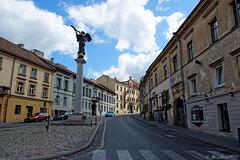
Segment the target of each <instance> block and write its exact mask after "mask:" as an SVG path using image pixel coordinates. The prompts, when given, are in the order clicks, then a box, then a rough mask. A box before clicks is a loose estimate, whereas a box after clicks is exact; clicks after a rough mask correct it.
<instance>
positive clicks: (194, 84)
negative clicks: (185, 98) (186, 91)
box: [190, 78, 197, 96]
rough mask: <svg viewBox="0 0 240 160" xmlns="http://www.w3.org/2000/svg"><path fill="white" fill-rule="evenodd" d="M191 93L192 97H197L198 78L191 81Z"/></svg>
mask: <svg viewBox="0 0 240 160" xmlns="http://www.w3.org/2000/svg"><path fill="white" fill-rule="evenodd" d="M190 93H191V96H196V95H197V80H196V78H192V79H190Z"/></svg>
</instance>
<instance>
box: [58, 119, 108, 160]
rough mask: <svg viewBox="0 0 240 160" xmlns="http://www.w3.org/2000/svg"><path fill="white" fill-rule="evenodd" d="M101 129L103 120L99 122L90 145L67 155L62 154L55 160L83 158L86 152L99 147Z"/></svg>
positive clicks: (91, 151) (102, 128) (90, 152)
mask: <svg viewBox="0 0 240 160" xmlns="http://www.w3.org/2000/svg"><path fill="white" fill-rule="evenodd" d="M103 130H104V121H103V122H102V123H101V125H100V127H99V129H98V132H97V134H96V136H95V138H94V140H93V143H92V145H91V146H90V147H89V148H87V149H85V150H83V151H81V152H78V153H75V154H72V155H69V156H64V157H61V158H58V159H57V160H78V159H84V157H85V156H86V155H88V154H92V153H93V151H94V150H97V149H100V147H101V143H102V137H103Z"/></svg>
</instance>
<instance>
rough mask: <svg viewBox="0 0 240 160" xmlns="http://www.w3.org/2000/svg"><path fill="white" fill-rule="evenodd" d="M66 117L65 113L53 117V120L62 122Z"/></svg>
mask: <svg viewBox="0 0 240 160" xmlns="http://www.w3.org/2000/svg"><path fill="white" fill-rule="evenodd" d="M63 116H64V113H62V114H61V115H57V116H55V117H53V120H62V119H63Z"/></svg>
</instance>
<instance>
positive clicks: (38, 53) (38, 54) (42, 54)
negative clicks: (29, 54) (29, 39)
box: [33, 49, 44, 58]
mask: <svg viewBox="0 0 240 160" xmlns="http://www.w3.org/2000/svg"><path fill="white" fill-rule="evenodd" d="M33 52H34V53H35V54H36V55H37V56H38V57H41V58H43V56H44V53H43V52H41V51H39V50H37V49H34V50H33Z"/></svg>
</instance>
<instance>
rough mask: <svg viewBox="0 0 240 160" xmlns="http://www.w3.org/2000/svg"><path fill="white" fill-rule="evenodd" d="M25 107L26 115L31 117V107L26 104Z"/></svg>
mask: <svg viewBox="0 0 240 160" xmlns="http://www.w3.org/2000/svg"><path fill="white" fill-rule="evenodd" d="M26 108H27V117H31V116H32V112H33V107H31V106H27V107H26Z"/></svg>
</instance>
